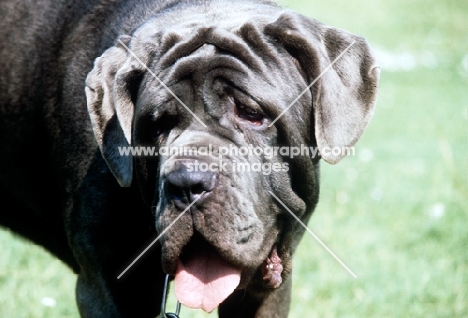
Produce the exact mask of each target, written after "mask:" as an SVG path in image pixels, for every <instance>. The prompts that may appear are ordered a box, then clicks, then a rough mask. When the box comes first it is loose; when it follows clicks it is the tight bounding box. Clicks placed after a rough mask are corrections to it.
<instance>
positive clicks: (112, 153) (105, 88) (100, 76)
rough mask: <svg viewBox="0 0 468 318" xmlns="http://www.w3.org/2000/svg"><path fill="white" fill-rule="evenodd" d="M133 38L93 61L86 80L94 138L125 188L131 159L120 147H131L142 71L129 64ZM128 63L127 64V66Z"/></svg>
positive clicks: (129, 175) (123, 40) (129, 180)
mask: <svg viewBox="0 0 468 318" xmlns="http://www.w3.org/2000/svg"><path fill="white" fill-rule="evenodd" d="M120 41H121V42H122V43H124V44H125V45H128V43H129V42H130V36H120V38H119V41H118V42H117V44H116V45H115V46H113V47H111V48H109V49H107V50H106V51H105V52H104V53H103V54H102V55H101V56H100V57H98V58H97V59H96V60H95V61H94V68H93V70H92V71H91V72H89V74H88V77H87V78H86V88H85V90H86V98H87V104H88V112H89V115H90V117H91V123H92V127H93V131H94V135H95V137H96V140H97V142H98V145H99V148H100V150H101V153H102V155H103V157H104V159H105V160H106V162H107V165H108V166H109V168H110V170H111V171H112V173H113V174H114V176H115V178H116V179H117V181H118V182H119V184H120V186H122V187H129V186H130V185H131V183H132V177H133V164H132V156H131V155H122V154H121V153H120V152H119V147H128V146H130V145H131V140H132V136H131V132H132V121H133V114H134V104H133V100H132V94H134V92H133V91H132V89H135V85H134V83H135V81H138V79H137V78H138V77H141V73H142V72H141V69H139V68H135V67H132V66H134V64H133V63H131V61H128V60H129V58H127V56H128V55H129V54H127V50H126V48H125V47H124V46H123V45H122V44H121V43H120ZM126 61H127V63H126ZM132 64H133V65H132Z"/></svg>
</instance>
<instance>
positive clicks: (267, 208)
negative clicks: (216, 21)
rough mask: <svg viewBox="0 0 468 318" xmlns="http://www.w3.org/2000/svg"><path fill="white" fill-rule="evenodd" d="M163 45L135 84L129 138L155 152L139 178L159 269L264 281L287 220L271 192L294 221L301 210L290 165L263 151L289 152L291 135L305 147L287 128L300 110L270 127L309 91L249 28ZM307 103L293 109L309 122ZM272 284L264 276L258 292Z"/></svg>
mask: <svg viewBox="0 0 468 318" xmlns="http://www.w3.org/2000/svg"><path fill="white" fill-rule="evenodd" d="M174 37H176V36H175V35H173V34H164V35H163V38H170V39H173V38H174ZM254 43H257V44H256V45H255V46H254ZM163 46H164V47H166V48H167V50H166V51H165V52H160V53H159V54H161V55H160V57H159V59H158V61H152V62H151V70H152V71H153V74H150V73H145V75H144V76H143V78H142V80H141V83H140V85H139V89H138V94H137V97H136V112H135V118H136V120H135V122H134V129H133V136H134V144H135V145H141V146H155V147H156V151H157V152H158V153H160V155H159V156H158V157H157V158H149V159H148V158H141V159H140V163H141V165H142V166H144V167H145V168H144V169H138V171H147V173H146V176H142V177H141V178H143V179H149V178H154V182H155V185H154V187H152V188H154V190H155V192H156V193H155V195H154V198H153V206H154V208H155V211H154V213H155V216H156V226H157V230H158V232H159V233H162V232H163V231H164V230H166V229H168V230H167V232H166V233H165V234H164V236H163V237H162V238H161V240H160V242H161V244H162V251H163V256H162V257H163V260H162V261H163V265H164V269H165V271H166V272H168V273H172V274H174V273H182V274H183V273H187V275H188V274H191V275H198V276H199V277H198V278H199V279H201V280H203V281H206V280H209V279H214V278H216V277H211V278H208V276H209V275H213V276H217V274H213V273H203V274H202V273H200V271H201V270H200V267H202V266H204V267H207V268H209V271H212V272H214V273H216V271H228V272H229V273H232V274H233V275H234V273H237V271H239V272H238V273H239V274H240V282H238V284H239V285H238V286H234V287H236V288H245V287H246V286H247V285H248V283H249V282H250V281H251V280H252V278H253V277H254V276H255V275H257V278H258V279H259V282H261V281H262V273H261V271H259V268H260V267H261V266H262V264H264V263H265V262H266V261H267V260H268V259H269V257H270V256H271V255H272V254H274V253H276V246H277V245H278V246H279V249H280V251H281V250H282V249H284V248H283V245H282V242H281V232H282V229H283V223H284V221H285V220H284V218H285V217H286V215H284V214H283V215H282V213H281V209H280V208H279V206H280V204H279V203H278V202H277V201H275V200H274V199H273V197H272V196H271V194H270V193H269V191H270V192H273V193H280V194H279V196H281V197H283V200H284V201H285V202H290V201H294V202H295V203H294V205H293V207H292V208H293V209H295V212H296V213H297V214H299V215H301V214H304V211H305V207H306V205H305V203H304V201H303V200H302V199H299V197H298V196H297V194H295V192H294V190H293V189H292V185H291V184H292V180H291V171H290V169H291V167H292V166H290V165H292V163H291V162H288V160H287V158H283V157H282V156H280V155H276V156H275V155H273V156H271V155H270V156H267V155H265V154H264V152H265V149H273V148H274V147H277V146H279V145H286V144H287V143H288V137H287V135H288V134H289V135H290V134H291V133H293V134H294V135H296V136H298V137H299V138H301V139H302V140H306V138H307V137H306V136H307V135H308V133H309V132H308V128H307V127H308V125H309V122H308V120H305V121H303V122H302V123H294V125H295V126H296V127H294V128H292V127H291V124H289V127H288V128H287V129H285V127H286V126H288V124H287V123H285V120H286V121H288V120H290V119H291V117H292V116H294V115H295V113H297V112H298V109H296V110H291V113H290V114H287V115H285V117H284V118H282V119H280V120H279V122H280V124H278V125H277V126H271V127H269V125H270V124H271V123H272V122H273V120H274V119H275V118H276V117H277V116H278V115H279V114H280V113H281V111H282V110H283V109H284V108H285V107H286V106H287V105H288V104H287V103H288V102H291V101H293V100H294V98H295V97H296V96H299V94H300V93H301V88H302V89H304V88H305V87H307V83H306V78H305V76H303V74H301V70H300V68H298V64H297V61H296V60H295V59H294V58H293V57H292V56H290V55H289V56H288V55H287V52H286V51H285V50H284V49H282V48H278V47H275V46H274V45H273V44H271V43H268V42H266V41H265V36H264V35H262V34H260V33H258V30H257V29H256V27H254V26H253V25H252V24H246V25H244V26H243V27H242V28H240V29H235V30H229V31H228V30H222V29H218V28H211V29H205V30H203V31H200V30H197V31H191V32H189V33H188V34H187V35H185V36H180V35H179V39H178V41H177V42H175V43H174V44H173V45H172V46H169V45H164V44H163ZM265 52H268V53H269V54H267V55H266V56H265ZM282 55H284V57H283V56H282ZM278 56H281V58H278ZM165 61H167V62H166V63H164V62H165ZM169 62H170V63H169ZM156 77H158V78H156ZM160 80H161V81H162V82H164V83H167V84H165V85H163V84H161V83H160ZM174 95H175V96H177V98H176V97H175V96H174ZM310 104H311V95H310V93H309V92H307V93H306V94H304V95H303V96H302V98H301V99H300V101H299V103H298V105H296V106H297V107H298V108H302V109H301V112H302V113H303V114H304V115H305V116H306V118H308V117H310V114H309V112H310V108H309V110H307V109H304V107H303V105H310ZM282 125H284V126H285V127H283V126H282ZM278 127H279V129H278ZM282 130H284V131H282ZM253 148H256V152H253V151H248V149H251V150H252V149H253ZM309 160H310V159H309ZM311 170H313V169H311ZM147 182H151V180H147ZM278 187H281V189H278ZM285 196H286V197H285ZM192 203H193V204H192ZM288 248H289V247H288ZM279 257H280V258H281V257H282V255H281V252H280V256H279ZM283 261H288V260H287V259H285V260H283ZM182 274H181V275H182ZM219 275H224V274H219ZM278 275H281V272H279V273H278ZM176 281H177V277H176ZM271 284H272V283H271V282H270V280H268V279H266V281H265V284H264V285H265V288H268V285H271ZM273 285H274V284H273ZM176 286H177V285H176ZM276 287H277V286H276ZM176 288H177V287H176Z"/></svg>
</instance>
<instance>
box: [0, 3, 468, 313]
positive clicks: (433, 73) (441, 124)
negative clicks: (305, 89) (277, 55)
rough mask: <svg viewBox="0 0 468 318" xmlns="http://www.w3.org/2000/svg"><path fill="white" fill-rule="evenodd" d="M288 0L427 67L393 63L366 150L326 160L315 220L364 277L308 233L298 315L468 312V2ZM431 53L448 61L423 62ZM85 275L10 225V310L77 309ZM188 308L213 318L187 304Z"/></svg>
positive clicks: (3, 289) (4, 264)
mask: <svg viewBox="0 0 468 318" xmlns="http://www.w3.org/2000/svg"><path fill="white" fill-rule="evenodd" d="M282 3H283V4H285V5H287V6H289V7H291V8H293V9H295V10H297V11H299V12H301V13H303V14H305V15H308V16H312V17H315V18H317V19H318V20H321V21H322V22H325V23H327V24H331V25H334V26H336V27H339V28H343V29H347V30H349V31H351V32H354V33H357V34H361V35H363V36H365V37H366V38H367V39H368V40H369V42H370V43H371V45H372V46H373V47H375V48H377V49H379V50H383V51H385V52H390V53H392V54H400V53H408V54H412V55H413V56H414V57H416V63H417V64H418V65H417V66H416V67H415V68H413V69H411V70H407V71H395V72H390V71H387V70H386V69H385V68H384V69H383V70H382V80H381V85H380V93H379V101H378V105H377V109H376V112H375V116H374V118H373V120H372V121H371V124H370V125H369V127H368V129H367V131H366V133H365V134H364V136H363V138H362V139H361V140H360V141H359V143H358V144H357V148H356V154H357V155H356V156H355V157H349V158H346V159H345V160H343V161H342V162H340V163H339V164H338V165H336V166H330V165H327V164H325V163H323V164H322V193H321V200H320V203H319V205H318V207H317V210H316V212H315V214H314V216H313V217H312V219H311V222H310V223H309V227H310V228H311V229H312V231H314V233H316V234H317V235H318V236H319V237H320V238H321V239H322V240H323V241H324V242H325V243H326V244H327V245H328V246H329V247H330V249H331V250H333V251H334V252H335V253H336V254H337V255H338V256H339V257H340V258H341V259H342V260H343V261H344V262H345V263H346V264H347V265H348V266H349V267H350V268H351V269H352V270H353V271H354V272H355V273H356V274H357V276H358V278H357V279H354V278H352V277H351V276H350V275H349V274H348V273H347V272H346V271H345V270H344V269H343V268H342V267H341V266H340V265H339V264H338V263H337V262H336V261H335V260H334V259H333V258H332V257H331V256H330V255H329V254H328V253H327V252H326V251H325V250H324V249H323V248H322V247H321V246H320V245H319V244H318V243H317V242H316V241H315V240H314V239H313V237H311V236H310V235H308V234H306V235H305V236H304V238H303V240H302V242H301V245H300V247H299V250H298V252H297V254H296V256H295V260H294V273H293V279H294V283H293V284H294V290H293V302H292V309H291V315H290V316H291V317H468V204H467V203H468V93H467V91H468V89H467V88H468V65H467V66H466V69H463V68H462V61H463V58H464V57H465V59H466V60H467V62H465V63H467V64H468V22H466V21H467V20H466V17H467V16H468V2H467V1H464V0H453V1H435V0H428V1H422V0H416V1H411V2H408V1H403V0H396V1H393V2H392V1H384V0H378V1H363V0H358V1H343V0H330V1H320V2H319V1H311V2H305V1H282ZM425 56H426V57H427V56H429V57H431V58H432V59H435V60H436V61H437V64H436V65H434V63H432V66H431V67H426V66H424V63H423V61H422V62H421V60H423V59H424V57H425ZM75 280H76V277H75V276H74V275H73V274H72V273H71V272H70V271H69V270H68V269H67V268H65V267H64V266H63V265H62V264H61V263H60V262H59V261H57V260H55V259H53V258H52V257H50V255H49V254H48V253H47V252H44V251H42V250H41V249H40V248H38V247H36V246H34V245H31V244H30V243H28V242H25V241H23V240H21V239H18V238H16V237H14V236H13V235H11V234H10V233H9V232H7V231H0V316H2V317H28V318H29V317H52V318H54V317H77V316H78V314H77V311H76V306H75V304H74V295H73V293H74V283H75ZM44 297H52V298H54V299H56V301H57V305H56V306H55V307H52V308H51V307H46V306H44V305H42V304H41V300H42V299H43V298H44ZM155 301H158V302H159V300H155ZM173 302H174V300H173V298H172V299H171V305H169V306H170V307H169V308H172V307H171V306H173ZM182 317H184V318H190V317H192V318H195V317H196V318H201V317H212V316H208V315H206V314H203V313H200V312H196V311H191V310H188V309H187V308H183V309H182Z"/></svg>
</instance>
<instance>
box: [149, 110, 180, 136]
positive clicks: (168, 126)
mask: <svg viewBox="0 0 468 318" xmlns="http://www.w3.org/2000/svg"><path fill="white" fill-rule="evenodd" d="M178 123H179V119H178V117H177V116H175V115H163V116H161V118H159V119H158V120H157V121H156V123H155V126H154V134H153V137H154V139H158V138H159V137H161V136H162V135H165V134H167V133H168V132H170V131H171V130H172V129H173V128H174V127H175V126H176V125H177V124H178Z"/></svg>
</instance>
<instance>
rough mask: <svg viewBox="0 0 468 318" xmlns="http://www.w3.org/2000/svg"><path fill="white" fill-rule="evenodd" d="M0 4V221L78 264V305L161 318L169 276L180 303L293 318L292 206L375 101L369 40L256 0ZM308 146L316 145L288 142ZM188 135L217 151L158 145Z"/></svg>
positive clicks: (309, 193)
mask: <svg viewBox="0 0 468 318" xmlns="http://www.w3.org/2000/svg"><path fill="white" fill-rule="evenodd" d="M0 12H1V13H0V17H1V19H0V25H1V28H0V39H1V41H2V46H1V47H0V56H1V59H0V70H1V73H0V87H1V91H0V114H1V117H0V187H1V191H0V197H1V198H2V202H3V208H2V211H1V212H0V223H1V224H2V225H3V226H5V227H7V228H10V229H12V230H13V231H15V232H17V233H19V234H20V235H22V236H24V237H26V238H28V239H30V240H32V241H33V242H35V243H37V244H39V245H42V246H43V247H45V248H46V249H47V250H49V251H50V252H51V253H52V254H54V255H55V256H57V257H58V258H59V259H61V260H62V261H63V262H65V263H66V264H67V265H68V266H70V267H71V268H72V269H73V270H74V271H75V272H76V273H77V275H78V280H77V287H76V300H77V304H78V308H79V312H80V315H81V316H82V317H154V316H156V315H158V314H159V313H160V303H161V299H162V297H163V286H164V281H165V276H166V274H170V275H172V276H173V277H175V278H174V288H175V293H176V296H177V298H178V299H179V301H180V302H181V303H182V304H183V305H186V306H188V307H192V308H200V309H203V310H205V311H207V312H211V311H213V310H215V309H216V308H218V313H219V316H220V317H223V318H229V317H257V318H258V317H264V318H265V317H268V318H271V317H278V318H281V317H287V315H288V311H289V303H290V297H291V278H290V275H291V271H292V263H291V259H292V255H293V253H294V251H295V249H296V247H297V245H298V243H299V241H300V239H301V236H302V235H303V233H304V228H303V227H302V226H301V225H300V224H299V222H297V221H296V219H295V218H294V217H293V216H292V215H291V213H293V214H294V215H295V216H297V217H298V218H299V219H300V220H301V221H302V222H304V223H307V221H308V220H309V218H310V216H311V214H312V211H313V210H314V208H315V206H316V204H317V201H318V195H319V164H320V161H321V159H323V160H324V161H326V162H328V163H332V164H334V163H336V162H338V161H339V160H341V159H342V158H343V156H344V154H342V153H340V152H336V151H327V149H328V150H330V149H335V148H337V147H338V148H342V147H351V146H353V145H354V144H355V143H356V142H357V140H358V139H359V137H360V136H361V135H362V133H363V132H364V129H365V127H366V125H367V124H368V122H369V120H370V119H371V117H372V114H373V110H374V107H375V104H376V96H377V86H378V81H379V68H378V66H377V65H376V62H375V59H374V57H373V55H372V52H371V49H370V47H369V45H368V44H367V42H366V41H365V39H363V38H362V37H360V36H356V35H353V34H350V33H348V32H346V31H344V30H340V29H337V28H333V27H330V26H327V25H324V24H322V23H320V22H318V21H316V20H314V19H312V18H308V17H305V16H303V15H300V14H298V13H295V12H293V11H290V10H286V9H283V8H281V7H280V6H278V5H277V4H275V3H273V2H269V1H264V0H241V1H229V0H213V1H209V0H181V1H174V0H165V1H156V0H154V1H151V0H131V1H130V0H81V1H71V0H62V1H51V0H39V1H32V0H23V1H20V2H18V1H15V0H3V1H1V3H0ZM304 145H306V147H310V148H311V149H312V148H313V149H318V154H317V155H314V156H311V155H310V154H309V155H301V156H291V155H289V156H286V155H281V150H283V149H288V147H289V148H291V147H299V146H301V147H303V146H304ZM130 147H133V148H130ZM135 147H152V148H153V150H154V151H155V153H156V154H157V155H139V154H138V153H136V152H127V154H125V153H122V150H125V149H127V150H128V149H136V148H135ZM187 147H188V148H190V149H192V150H193V149H198V150H200V149H202V148H204V147H205V148H206V147H208V149H209V151H210V153H209V154H208V155H206V154H203V153H201V151H200V153H196V152H191V153H188V154H187V153H185V152H177V153H176V152H170V151H169V152H163V151H162V150H163V149H185V148H187ZM226 149H228V150H229V153H227V152H225V150H226ZM246 149H247V150H249V149H250V150H249V151H248V152H245V151H244V152H242V151H241V150H246ZM257 149H260V150H261V149H273V150H276V151H278V150H279V151H280V154H277V155H269V156H265V155H263V156H257V155H255V151H254V152H252V150H257ZM231 150H232V151H231ZM221 154H223V156H221ZM264 154H265V153H264ZM239 164H242V165H244V166H243V167H244V168H245V167H246V165H247V166H248V165H250V166H249V167H254V166H255V167H257V168H259V169H252V170H250V171H247V170H246V171H243V170H240V169H236V168H237V167H238V166H239ZM201 167H205V169H200V168H201ZM206 167H210V169H206ZM197 168H198V169H197ZM211 168H218V169H211ZM272 169H273V171H271V170H272ZM132 261H133V263H132Z"/></svg>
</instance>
